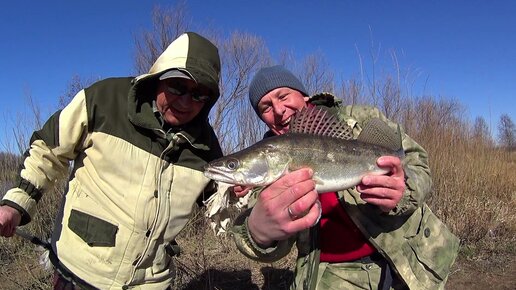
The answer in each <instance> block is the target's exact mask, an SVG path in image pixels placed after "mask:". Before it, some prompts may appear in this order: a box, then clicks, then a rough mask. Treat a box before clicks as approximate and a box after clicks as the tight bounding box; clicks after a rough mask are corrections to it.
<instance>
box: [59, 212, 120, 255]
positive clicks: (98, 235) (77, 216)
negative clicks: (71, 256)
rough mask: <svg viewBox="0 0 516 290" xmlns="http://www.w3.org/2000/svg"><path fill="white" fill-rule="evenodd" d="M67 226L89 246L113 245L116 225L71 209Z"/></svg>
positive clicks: (116, 229)
mask: <svg viewBox="0 0 516 290" xmlns="http://www.w3.org/2000/svg"><path fill="white" fill-rule="evenodd" d="M68 227H69V228H70V230H72V231H73V232H74V233H75V234H77V235H78V236H79V237H80V238H81V239H82V240H83V241H85V242H86V243H87V244H88V245H89V246H90V247H114V246H115V239H116V233H117V231H118V226H116V225H113V224H111V223H109V222H107V221H105V220H102V219H99V218H97V217H94V216H92V215H89V214H87V213H84V212H81V211H78V210H75V209H72V211H71V212H70V218H69V219H68Z"/></svg>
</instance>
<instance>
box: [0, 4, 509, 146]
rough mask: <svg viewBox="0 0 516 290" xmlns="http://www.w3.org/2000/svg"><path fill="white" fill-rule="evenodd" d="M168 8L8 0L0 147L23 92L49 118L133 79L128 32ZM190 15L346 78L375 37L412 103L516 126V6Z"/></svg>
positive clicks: (2, 16)
mask: <svg viewBox="0 0 516 290" xmlns="http://www.w3.org/2000/svg"><path fill="white" fill-rule="evenodd" d="M174 3H175V1H142V0H140V1H136V0H125V1H121V0H117V1H109V0H89V1H52V0H49V1H27V0H18V1H4V3H2V7H1V8H0V35H1V37H2V40H1V41H0V68H1V70H0V106H1V108H2V113H3V114H2V115H0V138H4V137H5V134H4V133H3V131H4V130H5V128H4V127H5V124H3V123H4V122H3V120H4V116H5V114H11V115H12V114H16V113H17V112H24V111H27V109H26V106H27V101H26V95H27V94H28V93H29V94H30V95H32V97H33V98H34V100H35V101H36V102H37V103H38V104H40V105H42V107H44V108H48V110H49V112H44V113H45V114H46V116H48V114H49V113H51V112H50V110H51V109H52V108H55V107H56V106H57V97H58V96H59V95H62V94H63V93H64V92H65V91H66V86H67V84H68V83H69V81H70V80H71V77H72V76H73V75H79V76H80V77H81V78H82V79H88V78H99V77H101V78H104V77H111V76H125V75H132V74H133V56H134V35H135V33H137V32H139V31H141V30H142V29H147V30H148V29H150V27H151V11H152V8H153V6H154V5H156V4H160V5H162V6H164V5H165V6H167V5H168V6H169V5H173V4H174ZM187 7H188V12H189V16H191V17H192V18H193V19H194V21H195V22H196V25H199V26H202V25H203V24H209V25H212V26H214V27H216V28H219V29H221V30H222V31H223V32H225V33H230V32H232V31H235V30H239V31H243V32H249V33H252V34H255V35H257V36H260V37H262V38H263V39H264V40H265V41H266V43H267V45H268V47H269V48H270V49H271V50H272V53H273V54H274V52H277V51H278V50H280V49H288V50H292V51H294V52H295V53H296V55H299V56H303V54H306V53H314V52H316V51H320V52H322V53H323V54H324V55H325V56H326V58H327V60H328V62H329V63H330V64H331V66H332V67H333V68H334V70H335V72H336V73H337V74H338V75H339V76H342V77H343V78H350V77H351V76H353V75H355V76H356V75H358V74H359V63H358V57H357V49H358V50H359V51H360V52H361V54H362V55H363V57H366V56H367V54H368V50H369V49H370V47H371V45H370V42H371V39H372V40H373V41H374V42H375V44H377V45H378V44H379V45H380V47H381V52H380V56H379V57H380V59H381V60H382V65H383V64H385V65H386V66H388V67H392V64H391V63H390V56H389V53H390V52H391V51H394V52H396V54H397V55H398V60H399V63H400V65H401V67H402V68H403V69H411V70H413V71H414V72H416V71H417V72H418V73H419V76H418V77H417V81H416V83H415V86H416V87H415V89H416V93H417V94H429V95H433V96H442V97H446V98H456V99H458V100H460V102H461V103H462V104H463V105H464V106H465V107H466V109H467V114H468V115H467V117H468V118H470V119H471V120H473V119H474V118H475V117H477V116H483V117H484V118H485V119H486V121H487V122H488V124H490V125H492V126H493V129H495V130H496V125H497V123H498V120H499V116H500V114H503V113H506V114H509V116H510V117H511V118H512V120H513V121H516V17H515V15H516V1H509V0H507V1H478V0H470V1H467V0H453V1H449V0H448V1H444V0H442V1H409V0H406V1H387V0H385V1H364V0H356V1H345V0H333V1H329V0H319V1H315V0H310V1H308V0H298V1H287V0H276V1H265V0H264V1H256V0H255V1H247V0H240V1H236V0H232V1H229V0H228V1H226V0H217V1H215V0H193V1H187ZM370 32H372V38H371V33H370ZM383 62H385V63H383ZM378 69H381V67H380V68H378Z"/></svg>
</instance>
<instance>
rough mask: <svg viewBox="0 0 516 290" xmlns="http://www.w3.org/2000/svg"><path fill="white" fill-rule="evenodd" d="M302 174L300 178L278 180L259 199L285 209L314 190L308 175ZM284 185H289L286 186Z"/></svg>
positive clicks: (292, 177) (291, 177)
mask: <svg viewBox="0 0 516 290" xmlns="http://www.w3.org/2000/svg"><path fill="white" fill-rule="evenodd" d="M292 174H293V173H292ZM304 174H305V175H302V174H301V176H303V177H301V178H298V177H299V176H292V175H287V176H285V177H287V178H286V179H283V180H282V179H280V180H278V181H276V182H274V183H273V184H271V185H270V186H269V187H267V188H266V189H264V190H263V191H262V192H261V193H260V196H259V198H260V199H261V200H263V201H268V200H275V203H277V204H278V206H281V207H283V208H284V209H285V208H287V206H289V205H290V204H292V203H293V202H294V201H296V200H298V199H299V198H300V197H302V196H303V195H305V194H307V193H308V192H310V191H311V190H314V189H315V182H314V181H313V180H312V179H311V178H310V177H308V176H309V174H308V173H307V172H306V171H305V173H304ZM286 184H291V185H290V186H286Z"/></svg>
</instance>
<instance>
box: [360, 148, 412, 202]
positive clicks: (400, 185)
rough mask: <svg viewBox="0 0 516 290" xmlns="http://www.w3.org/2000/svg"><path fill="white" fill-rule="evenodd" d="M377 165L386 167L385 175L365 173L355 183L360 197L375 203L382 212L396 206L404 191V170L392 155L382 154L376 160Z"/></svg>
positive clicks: (399, 161)
mask: <svg viewBox="0 0 516 290" xmlns="http://www.w3.org/2000/svg"><path fill="white" fill-rule="evenodd" d="M376 164H378V166H379V167H382V168H386V169H388V170H389V173H387V174H386V175H367V176H364V178H362V183H361V184H359V185H357V190H358V191H359V192H360V193H361V198H362V199H363V200H364V201H366V202H368V203H370V204H374V205H377V206H378V207H380V209H381V210H383V211H384V212H389V211H391V210H392V209H393V208H395V207H396V205H397V204H398V202H399V201H400V200H401V198H402V197H403V192H404V191H405V187H406V185H405V172H404V171H403V167H402V166H401V160H400V159H399V158H398V157H394V156H382V157H380V158H378V160H377V161H376Z"/></svg>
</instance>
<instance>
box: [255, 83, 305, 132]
mask: <svg viewBox="0 0 516 290" xmlns="http://www.w3.org/2000/svg"><path fill="white" fill-rule="evenodd" d="M307 101H308V97H305V96H303V94H302V93H300V92H299V91H296V90H293V89H291V88H287V87H282V88H277V89H274V90H272V91H270V92H268V93H267V94H266V95H265V96H263V97H262V98H261V99H260V102H258V112H259V113H260V117H261V118H262V120H263V121H264V122H265V124H267V126H268V127H269V128H270V129H271V131H272V132H274V134H276V135H281V134H285V133H287V131H288V126H289V122H290V119H291V118H292V116H293V115H294V114H295V113H296V112H297V111H301V109H303V108H304V107H306V102H307Z"/></svg>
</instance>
